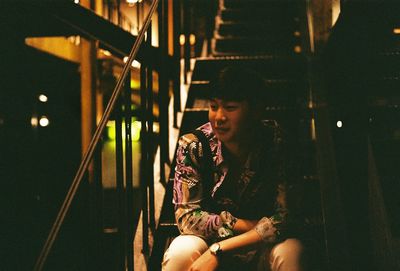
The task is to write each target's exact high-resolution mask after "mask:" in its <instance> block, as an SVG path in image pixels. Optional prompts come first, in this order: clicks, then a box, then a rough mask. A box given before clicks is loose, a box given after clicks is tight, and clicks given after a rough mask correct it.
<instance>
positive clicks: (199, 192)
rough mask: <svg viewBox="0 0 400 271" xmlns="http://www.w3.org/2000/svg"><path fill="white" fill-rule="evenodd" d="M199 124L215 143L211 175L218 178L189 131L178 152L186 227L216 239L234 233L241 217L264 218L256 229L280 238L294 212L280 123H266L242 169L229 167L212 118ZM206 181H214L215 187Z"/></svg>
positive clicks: (177, 189) (177, 188) (177, 190)
mask: <svg viewBox="0 0 400 271" xmlns="http://www.w3.org/2000/svg"><path fill="white" fill-rule="evenodd" d="M198 129H200V130H201V131H202V132H203V133H204V134H205V135H206V137H207V140H208V142H209V144H210V148H211V155H212V161H213V165H212V167H213V168H212V174H210V175H209V176H213V179H212V180H207V179H206V178H207V176H203V175H204V174H202V173H201V170H200V167H201V163H202V161H204V160H202V159H203V158H204V157H203V146H201V142H200V141H199V139H197V137H196V136H195V135H194V134H192V133H189V134H186V135H183V136H182V137H181V138H180V139H179V143H178V149H177V155H176V167H175V178H174V197H173V203H174V205H175V217H176V221H177V224H178V228H179V230H180V232H181V233H182V234H193V235H196V236H199V237H201V238H203V239H204V240H206V241H208V242H215V241H217V240H222V239H225V238H229V237H232V236H234V232H233V227H234V225H235V222H236V221H237V218H241V219H251V220H258V221H259V222H258V223H257V225H256V226H255V230H256V231H257V233H258V234H259V235H260V236H261V238H262V239H263V240H264V241H265V242H267V243H273V242H277V241H279V239H280V238H281V237H282V234H283V233H284V229H285V224H286V217H287V214H288V212H287V208H286V203H285V198H286V197H285V185H284V184H283V170H282V169H283V166H282V159H281V158H280V157H281V156H280V151H279V145H280V144H279V143H280V136H279V132H278V129H276V127H274V126H273V125H272V126H271V125H270V123H262V125H260V129H259V130H260V132H258V130H257V138H256V140H255V142H254V144H253V146H254V148H253V150H252V151H251V152H250V154H249V156H248V158H247V162H246V163H245V164H244V165H243V166H242V167H241V169H239V170H238V169H232V168H231V169H230V168H229V167H228V161H226V160H225V159H224V156H223V153H224V148H223V146H222V143H221V141H219V140H218V139H217V137H216V135H215V134H214V133H213V131H212V128H211V124H210V123H206V124H204V125H203V126H201V127H199V128H198ZM234 171H235V172H236V174H230V173H232V172H234ZM235 176H236V177H235ZM237 177H238V178H237ZM206 182H208V183H210V182H211V183H210V184H211V189H210V190H209V191H208V190H207V189H206V187H207V185H206Z"/></svg>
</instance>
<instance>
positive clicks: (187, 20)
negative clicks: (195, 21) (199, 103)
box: [183, 0, 192, 84]
mask: <svg viewBox="0 0 400 271" xmlns="http://www.w3.org/2000/svg"><path fill="white" fill-rule="evenodd" d="M183 6H184V8H183V12H184V14H183V28H184V31H185V45H184V52H185V53H184V63H185V64H184V66H185V77H184V80H185V84H187V83H188V78H187V76H188V73H189V71H190V41H189V40H190V30H191V29H190V24H191V21H190V16H191V13H192V12H191V11H192V7H191V3H190V0H184V1H183Z"/></svg>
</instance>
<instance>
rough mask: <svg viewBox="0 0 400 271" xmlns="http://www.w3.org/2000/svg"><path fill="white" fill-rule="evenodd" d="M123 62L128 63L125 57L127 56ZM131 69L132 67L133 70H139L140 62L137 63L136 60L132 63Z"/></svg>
mask: <svg viewBox="0 0 400 271" xmlns="http://www.w3.org/2000/svg"><path fill="white" fill-rule="evenodd" d="M123 61H124V63H126V62H128V57H127V56H126V57H124V59H123ZM132 67H133V68H138V69H139V68H140V62H139V61H137V60H134V61H133V62H132Z"/></svg>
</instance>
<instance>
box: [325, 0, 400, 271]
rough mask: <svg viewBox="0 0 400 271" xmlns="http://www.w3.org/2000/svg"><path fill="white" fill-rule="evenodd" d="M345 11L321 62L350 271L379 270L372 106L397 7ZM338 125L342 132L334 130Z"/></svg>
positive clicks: (373, 4)
mask: <svg viewBox="0 0 400 271" xmlns="http://www.w3.org/2000/svg"><path fill="white" fill-rule="evenodd" d="M341 10H342V11H341V14H340V16H339V19H338V21H337V23H336V25H335V26H334V29H333V31H332V34H331V37H330V39H329V41H328V44H327V46H326V48H325V51H324V53H323V59H324V67H325V79H326V80H325V82H326V88H327V90H328V95H327V98H328V99H327V100H328V104H329V108H330V116H331V125H332V130H333V131H334V133H333V139H334V147H335V155H336V163H337V170H338V177H339V186H340V191H341V195H342V200H343V206H344V215H345V223H346V227H347V229H348V239H349V248H348V251H349V253H350V255H349V256H350V261H351V264H352V266H350V267H349V270H377V269H376V267H375V266H374V255H373V253H374V251H373V247H372V242H371V237H370V227H369V216H370V214H369V209H368V201H369V199H368V196H369V192H368V161H367V158H368V149H367V146H368V145H367V139H368V137H369V136H370V135H371V122H372V121H373V120H374V118H375V116H374V115H373V110H371V102H372V103H373V99H374V98H373V97H375V96H376V95H375V94H376V93H380V92H381V91H382V79H383V77H384V75H383V74H382V71H383V70H385V69H388V68H389V69H390V67H388V65H390V64H389V63H385V62H382V61H381V59H380V57H381V55H382V53H383V52H385V51H386V50H388V49H389V48H390V49H391V50H393V49H395V48H393V44H395V43H394V39H396V37H395V35H394V34H393V28H394V26H396V24H398V22H396V17H398V15H399V13H398V11H399V4H396V2H394V1H342V8H341ZM398 49H400V47H399V48H397V49H395V50H398ZM339 120H340V121H342V123H343V126H342V127H341V128H338V127H336V123H337V121H339ZM384 159H385V158H384Z"/></svg>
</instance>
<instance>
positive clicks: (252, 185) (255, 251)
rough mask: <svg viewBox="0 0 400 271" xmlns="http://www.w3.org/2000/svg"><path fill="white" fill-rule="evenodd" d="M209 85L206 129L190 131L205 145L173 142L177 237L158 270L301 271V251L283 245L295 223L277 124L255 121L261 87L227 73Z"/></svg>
mask: <svg viewBox="0 0 400 271" xmlns="http://www.w3.org/2000/svg"><path fill="white" fill-rule="evenodd" d="M210 85H211V99H210V108H209V121H210V122H209V123H206V124H204V125H203V126H201V127H199V128H198V129H197V130H200V131H201V132H202V133H203V134H204V135H205V140H204V139H203V140H201V139H200V138H199V137H198V136H196V135H195V134H193V133H189V134H186V135H184V136H182V137H181V138H180V140H179V146H178V150H177V158H176V168H175V179H174V204H175V217H176V221H177V224H178V227H179V230H180V232H181V235H180V236H178V237H177V238H175V239H174V241H173V242H172V243H171V245H170V247H169V249H168V250H167V251H166V253H165V255H164V261H163V264H162V265H163V266H162V267H163V270H165V271H180V270H182V271H187V270H207V271H212V270H217V269H218V270H222V269H224V270H290V271H296V270H302V268H301V254H302V250H303V248H302V245H301V243H300V242H299V241H298V240H296V239H293V238H288V237H289V236H290V232H291V230H290V229H291V228H292V224H294V219H292V215H291V214H290V212H289V211H288V208H287V204H286V185H285V179H284V170H283V168H284V167H283V159H282V153H281V150H280V145H281V141H282V140H281V137H280V133H279V130H278V129H277V127H276V125H275V126H274V125H270V124H268V123H266V122H263V121H262V112H263V110H264V103H263V100H264V99H265V91H266V89H265V86H264V82H263V80H262V79H261V78H260V77H259V76H257V75H256V74H255V73H253V72H252V71H249V70H247V69H241V68H233V67H228V68H225V69H224V70H222V71H221V72H220V74H219V76H218V77H217V78H216V79H215V80H212V82H211V84H210ZM203 144H208V145H209V146H204V145H203ZM208 147H209V150H210V152H211V153H209V152H207V151H206V150H207V149H208ZM207 155H209V156H211V157H206V156H207ZM207 159H208V160H207ZM211 159H212V160H211ZM207 161H211V163H210V164H211V166H210V167H209V168H207V167H205V164H207ZM205 168H207V171H209V172H205V170H204V169H205ZM210 171H211V172H210Z"/></svg>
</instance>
